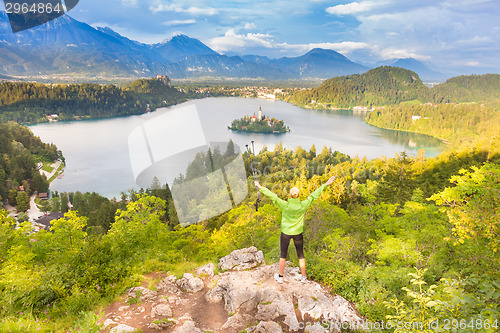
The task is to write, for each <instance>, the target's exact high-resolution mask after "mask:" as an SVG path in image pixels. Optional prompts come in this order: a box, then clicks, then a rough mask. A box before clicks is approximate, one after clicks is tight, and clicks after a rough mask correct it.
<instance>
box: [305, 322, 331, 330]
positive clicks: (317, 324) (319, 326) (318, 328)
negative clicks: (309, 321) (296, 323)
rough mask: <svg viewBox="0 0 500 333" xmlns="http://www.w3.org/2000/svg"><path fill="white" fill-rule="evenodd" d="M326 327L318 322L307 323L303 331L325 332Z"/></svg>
mask: <svg viewBox="0 0 500 333" xmlns="http://www.w3.org/2000/svg"><path fill="white" fill-rule="evenodd" d="M327 332H328V331H327V330H326V328H324V327H323V326H321V325H320V323H317V322H316V323H314V325H310V326H309V325H307V326H306V327H305V329H304V333H327Z"/></svg>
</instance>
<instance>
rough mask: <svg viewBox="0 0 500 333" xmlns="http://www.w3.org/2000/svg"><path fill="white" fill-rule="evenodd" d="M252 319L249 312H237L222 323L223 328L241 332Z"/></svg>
mask: <svg viewBox="0 0 500 333" xmlns="http://www.w3.org/2000/svg"><path fill="white" fill-rule="evenodd" d="M251 320H252V316H250V315H247V314H239V313H236V314H234V315H233V316H230V317H229V318H228V319H227V321H226V322H225V323H224V325H222V327H221V329H222V330H230V331H231V332H240V331H241V330H242V329H244V328H245V327H246V326H247V323H248V322H250V321H251Z"/></svg>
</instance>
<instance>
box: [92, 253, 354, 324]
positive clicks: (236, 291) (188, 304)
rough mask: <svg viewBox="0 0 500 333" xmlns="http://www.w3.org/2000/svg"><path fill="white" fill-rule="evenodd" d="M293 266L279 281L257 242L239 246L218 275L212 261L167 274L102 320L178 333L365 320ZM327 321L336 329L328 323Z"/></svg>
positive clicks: (129, 293)
mask: <svg viewBox="0 0 500 333" xmlns="http://www.w3.org/2000/svg"><path fill="white" fill-rule="evenodd" d="M291 266H292V265H290V264H288V265H287V268H286V269H285V281H284V283H282V284H279V283H277V282H276V281H275V280H274V278H273V275H274V274H275V273H276V272H277V271H278V264H274V265H265V263H264V257H263V255H262V252H261V251H258V250H257V249H256V248H255V247H250V248H247V249H241V250H237V251H233V252H232V253H231V254H229V255H228V256H226V257H223V258H221V259H220V261H219V268H220V270H221V271H222V273H219V274H218V275H214V269H215V266H214V265H213V264H208V265H205V266H202V267H200V268H198V269H196V270H195V275H193V274H190V273H185V274H184V275H183V277H182V278H180V279H176V277H175V276H173V275H168V276H166V277H161V278H160V279H157V280H159V282H157V283H156V288H154V289H156V290H150V289H148V288H145V287H135V288H131V289H129V290H128V291H127V297H126V300H127V303H128V304H127V305H124V304H119V305H116V306H115V312H113V313H108V314H107V315H106V317H105V318H103V321H102V322H103V323H105V324H106V326H107V327H108V328H107V329H109V328H110V327H112V330H115V331H113V332H121V331H118V330H122V331H123V332H126V331H124V329H127V328H126V327H136V328H141V329H143V330H144V329H145V328H147V329H149V330H146V331H148V332H150V331H152V330H165V329H167V331H168V332H173V333H184V332H189V333H191V332H195V333H196V332H203V331H212V332H223V333H232V332H241V331H242V330H244V329H245V330H246V331H247V332H265V333H275V332H276V333H281V332H283V331H286V332H294V331H301V332H309V333H324V332H333V331H336V330H335V329H334V328H335V327H339V326H338V325H339V324H341V323H354V322H360V321H362V320H363V318H362V317H361V316H360V315H359V314H358V312H357V311H356V310H355V309H354V307H353V306H352V305H351V304H350V303H349V302H348V301H347V300H345V299H344V298H342V297H341V296H338V295H332V294H331V293H330V292H329V290H327V289H326V288H325V287H323V286H321V285H320V284H318V283H316V282H313V281H309V282H307V283H305V284H304V283H301V282H300V276H301V275H300V272H299V269H298V268H296V267H291ZM131 301H133V302H131ZM134 318H135V319H136V321H135V322H134ZM118 323H121V324H120V325H118ZM325 323H326V324H327V325H329V327H330V328H331V329H330V330H327V329H325V328H324V327H323V326H325ZM321 324H323V326H322V325H321ZM115 325H118V326H115ZM127 325H130V326H127ZM335 325H337V326H335ZM113 326H114V327H113ZM106 332H107V331H106Z"/></svg>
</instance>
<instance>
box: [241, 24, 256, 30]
mask: <svg viewBox="0 0 500 333" xmlns="http://www.w3.org/2000/svg"><path fill="white" fill-rule="evenodd" d="M255 28H257V26H256V25H255V24H253V23H245V26H244V27H243V29H245V30H251V29H255Z"/></svg>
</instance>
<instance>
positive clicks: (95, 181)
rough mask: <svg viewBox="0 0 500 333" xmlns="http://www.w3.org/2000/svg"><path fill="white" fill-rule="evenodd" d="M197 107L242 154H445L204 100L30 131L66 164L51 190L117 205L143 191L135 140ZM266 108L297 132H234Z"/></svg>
mask: <svg viewBox="0 0 500 333" xmlns="http://www.w3.org/2000/svg"><path fill="white" fill-rule="evenodd" d="M192 104H194V105H195V106H196V109H197V111H198V115H199V119H200V123H201V124H202V126H203V134H204V136H205V137H206V139H207V141H210V142H224V141H226V142H227V141H228V140H229V139H232V140H233V142H234V143H235V144H236V145H239V146H240V147H242V149H244V147H245V145H246V144H250V142H251V141H252V140H253V141H255V149H256V150H257V151H259V150H261V149H262V148H263V147H264V146H267V147H268V148H269V150H273V148H274V146H275V145H276V144H279V142H280V141H281V142H282V144H283V146H284V147H290V148H295V147H297V146H301V147H302V148H304V149H306V150H309V149H310V148H311V146H312V145H313V144H314V145H315V147H316V150H317V152H318V153H320V152H321V150H322V148H323V146H327V147H330V148H332V150H334V151H335V150H338V151H340V152H342V153H345V154H348V155H350V156H351V157H355V156H359V157H364V156H366V157H367V158H368V159H373V158H376V157H381V156H388V157H393V156H394V155H395V154H396V153H398V152H402V151H406V153H407V154H408V155H412V156H414V155H416V154H417V151H418V150H419V149H425V152H426V156H428V157H429V156H435V155H437V154H439V153H440V152H441V151H442V149H443V145H442V144H441V142H440V141H439V140H437V139H434V138H431V137H429V136H425V135H420V134H413V133H406V132H398V131H391V130H384V129H380V128H377V127H374V126H371V125H368V124H366V123H365V122H364V117H365V114H363V113H358V112H353V111H348V110H339V111H329V110H325V111H317V110H307V109H303V108H299V107H296V106H294V105H291V104H288V103H285V102H282V101H269V100H261V99H246V98H228V97H222V98H206V99H202V100H196V101H191V102H187V103H184V104H181V105H179V106H173V107H168V108H162V109H159V110H156V111H155V112H150V113H146V114H143V115H138V116H128V117H121V118H110V119H96V120H86V121H70V122H56V123H43V124H37V125H33V126H30V128H31V130H32V131H33V133H34V134H35V135H37V136H39V137H40V138H41V139H42V140H43V141H44V142H47V143H50V142H53V143H54V144H56V145H57V147H58V148H59V149H61V150H62V151H63V154H64V156H65V158H66V169H65V172H64V177H63V178H61V179H56V180H55V181H54V182H53V183H52V184H51V190H53V191H59V192H75V191H81V192H87V191H88V192H98V193H100V194H101V195H104V196H107V197H113V196H116V197H119V196H120V192H121V191H126V190H128V189H131V188H136V189H137V188H138V186H137V185H136V183H135V180H134V174H133V170H132V166H131V161H130V156H129V142H128V139H129V135H130V134H131V133H132V132H133V131H134V130H135V129H137V128H138V127H140V126H141V125H142V124H144V123H146V122H148V121H150V123H151V120H153V121H152V122H155V121H156V119H155V118H158V119H160V118H161V116H162V115H166V114H167V113H169V112H172V111H173V110H177V109H178V108H182V107H186V106H189V105H192ZM260 106H261V107H262V111H263V114H264V115H266V116H268V117H269V118H271V117H274V118H277V119H279V120H284V122H285V124H286V125H287V126H289V127H290V129H291V132H290V133H285V134H260V133H242V132H232V131H230V130H228V128H227V126H229V125H230V124H231V121H232V120H234V119H239V118H241V117H243V116H245V115H247V114H248V115H250V116H251V115H253V114H254V113H255V114H257V112H258V110H259V107H260ZM165 135H166V137H167V140H166V141H168V142H169V143H170V144H172V143H174V144H175V143H176V142H177V141H176V140H178V138H176V137H175V136H174V135H172V137H168V134H165V133H163V137H164V138H165ZM152 144H153V143H152ZM157 144H162V142H159V143H158V142H157Z"/></svg>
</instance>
